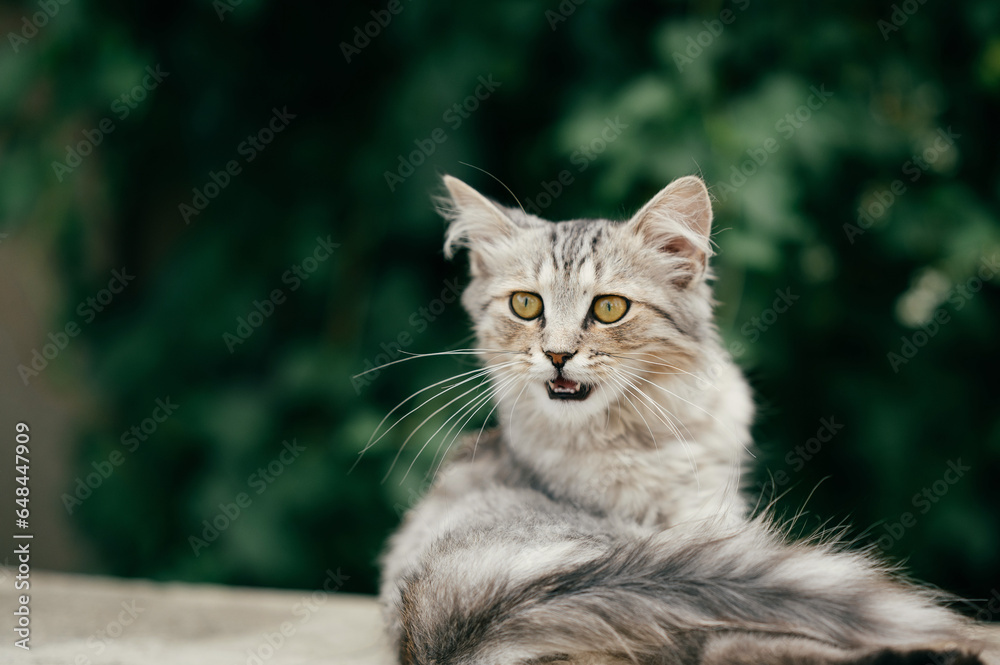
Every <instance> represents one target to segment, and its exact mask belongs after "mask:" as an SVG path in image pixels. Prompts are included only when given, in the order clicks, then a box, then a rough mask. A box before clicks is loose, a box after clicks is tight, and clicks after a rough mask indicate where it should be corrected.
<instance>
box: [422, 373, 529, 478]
mask: <svg viewBox="0 0 1000 665" xmlns="http://www.w3.org/2000/svg"><path fill="white" fill-rule="evenodd" d="M519 378H520V377H519V376H517V375H515V376H512V377H510V378H509V379H507V381H506V383H504V384H502V385H501V386H499V387H498V388H497V389H496V390H494V391H493V392H492V393H490V394H489V395H487V399H485V400H483V401H482V402H481V403H480V404H479V406H477V407H476V410H475V411H473V412H472V414H471V415H470V416H469V417H468V418H466V419H465V423H464V424H463V425H462V427H465V425H468V424H469V422H470V421H471V420H472V419H473V418H474V417H475V416H476V414H477V413H479V411H480V409H482V408H483V407H484V406H486V404H488V403H489V401H490V400H493V401H494V404H493V408H492V409H490V410H489V412H488V413H487V414H486V418H485V419H484V420H483V425H482V427H480V428H479V436H477V437H476V443H475V445H474V446H473V448H472V459H476V448H477V447H478V446H479V437H481V436H482V435H483V430H484V429H485V428H486V424H487V423H488V422H489V420H490V416H491V415H492V414H493V412H494V411H495V410H496V408H497V407H498V406H499V405H500V400H502V399H503V398H504V397H505V396H506V395H507V393H509V392H510V391H511V390H512V388H513V386H515V385H516V384H517V380H518V379H519ZM501 390H503V391H504V392H503V394H500V391H501ZM494 398H496V399H494ZM461 433H462V430H461V429H460V430H459V431H458V432H457V433H456V434H455V436H453V437H452V438H451V442H450V443H448V447H447V448H445V451H444V454H443V455H441V461H439V462H438V465H437V468H435V469H434V475H437V473H438V471H440V470H441V465H442V464H444V461H445V459H446V458H447V457H448V453H449V452H450V451H451V447H452V446H453V445H454V444H455V440H456V439H458V437H459V435H460V434H461ZM447 437H448V435H447V434H445V438H447Z"/></svg>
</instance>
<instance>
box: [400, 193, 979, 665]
mask: <svg viewBox="0 0 1000 665" xmlns="http://www.w3.org/2000/svg"><path fill="white" fill-rule="evenodd" d="M444 183H445V186H446V187H447V190H448V192H449V196H448V197H447V198H446V199H445V200H444V201H443V203H444V206H443V210H444V213H445V215H446V217H447V218H448V220H449V222H450V225H449V227H448V232H447V238H446V240H445V253H446V255H448V256H452V255H453V254H454V253H455V251H456V250H457V249H458V248H463V247H464V248H467V249H468V251H469V258H470V261H469V263H470V267H471V282H470V283H469V285H468V287H467V288H466V290H465V292H464V294H463V297H462V302H463V304H464V306H465V308H466V310H468V312H469V315H470V316H471V318H472V320H473V321H474V323H475V332H476V337H477V345H476V347H475V348H474V349H470V350H468V352H469V353H475V354H477V355H478V356H479V357H480V358H481V360H482V363H483V368H482V369H481V370H480V371H479V372H478V373H477V372H471V373H469V374H470V376H469V377H468V380H469V381H473V380H474V379H479V380H482V381H484V382H487V385H488V386H489V388H490V390H489V393H488V397H485V398H484V399H483V401H485V400H492V404H494V405H495V406H494V408H495V411H496V414H497V418H498V422H499V427H498V428H496V429H495V430H492V431H489V432H486V433H480V434H479V435H478V436H477V435H475V434H473V435H472V436H470V437H468V438H467V439H466V440H465V441H464V443H463V444H462V447H461V448H460V449H459V450H457V451H456V454H455V455H453V456H452V457H451V459H449V460H448V462H447V464H446V466H445V467H444V469H443V470H442V471H441V473H439V474H438V477H437V478H436V480H435V483H434V486H433V488H432V490H431V491H430V492H429V493H428V494H427V496H426V497H425V498H424V499H423V500H422V501H421V502H420V503H419V504H418V505H417V506H416V507H415V508H414V509H413V510H411V511H410V512H409V514H407V516H406V518H405V520H404V523H403V525H402V526H401V528H400V529H399V531H398V532H397V533H396V534H395V535H394V536H393V538H392V539H391V542H390V545H389V548H388V550H387V552H386V554H385V556H384V560H383V581H382V591H381V599H382V602H383V603H384V607H385V613H386V618H387V623H388V629H389V633H390V637H391V639H392V641H393V644H394V647H395V649H396V652H397V653H398V658H399V662H400V664H401V665H459V664H468V665H473V664H476V665H514V664H525V665H527V664H537V663H551V662H557V661H558V662H568V663H611V662H619V661H623V662H625V661H631V662H635V663H662V664H667V663H683V664H689V663H690V664H694V663H699V664H706V665H708V664H716V663H718V664H722V663H747V664H750V663H754V664H764V663H768V664H770V663H873V664H874V663H880V664H888V663H913V664H914V665H916V664H921V663H935V664H937V663H978V662H980V661H979V659H978V657H977V656H976V655H975V651H976V647H975V645H971V644H970V643H969V642H968V641H965V640H963V639H962V634H963V631H964V630H965V620H964V619H962V618H961V617H960V616H959V615H957V614H955V613H953V612H952V611H950V610H948V609H945V608H944V607H943V606H942V605H941V601H942V599H941V598H939V597H937V596H936V595H935V594H932V593H931V592H930V591H928V590H924V589H921V588H918V587H916V586H914V585H911V584H908V583H906V582H904V581H902V580H901V579H899V578H898V577H896V576H894V575H893V574H892V573H891V571H889V570H888V569H887V568H886V567H885V566H883V565H881V564H880V563H878V562H877V561H876V560H875V559H874V558H873V557H871V556H870V555H867V554H864V553H857V552H851V551H847V550H846V548H844V547H843V546H840V545H838V544H837V543H836V542H834V540H833V539H832V538H830V539H825V540H824V539H822V538H816V539H813V540H811V541H809V542H791V541H790V539H789V538H788V537H787V534H786V533H785V532H784V531H782V529H780V528H779V527H778V526H776V525H775V524H774V523H773V522H772V521H771V520H769V519H768V518H766V517H759V516H758V517H753V516H752V515H751V514H750V512H751V511H750V507H749V504H748V500H747V497H746V496H745V495H744V494H743V493H742V492H741V479H740V476H741V474H742V473H743V472H744V470H745V465H746V461H747V457H748V452H747V446H748V445H749V443H750V436H749V426H750V423H751V420H752V417H753V403H752V400H751V397H750V393H749V389H748V387H747V384H746V382H745V380H744V378H743V376H742V374H741V372H740V371H739V369H738V368H737V367H736V366H735V365H734V364H733V363H732V362H731V361H730V359H729V357H728V355H727V354H726V353H725V352H724V351H723V349H722V346H721V344H720V341H719V335H718V334H717V332H716V329H715V327H714V325H713V322H712V305H713V301H712V295H711V290H710V286H709V281H710V278H711V271H710V268H709V264H708V260H709V258H710V256H711V254H712V243H711V239H710V229H711V222H712V210H711V202H710V199H709V195H708V192H707V190H706V188H705V185H704V183H703V182H702V181H701V180H700V179H698V178H695V177H686V178H681V179H679V180H677V181H675V182H673V183H672V184H670V185H669V186H668V187H666V188H665V189H663V190H662V191H661V192H660V193H659V194H657V195H656V196H655V197H654V198H653V199H652V200H651V201H650V202H649V203H648V204H646V206H645V207H643V208H642V209H641V210H640V211H639V212H638V213H637V214H636V215H635V216H634V217H632V218H631V219H630V220H628V221H626V222H613V221H606V220H590V219H586V220H573V221H567V222H559V223H553V222H549V221H545V220H543V219H540V218H538V217H535V216H533V215H529V214H527V213H525V212H523V211H522V210H517V209H511V208H507V207H503V206H500V205H498V204H496V203H494V202H492V201H490V200H489V199H487V198H485V197H484V196H482V195H481V194H479V193H478V192H477V191H475V190H474V189H472V188H471V187H469V186H468V185H466V184H465V183H463V182H461V181H459V180H456V179H455V178H452V177H448V176H446V177H445V179H444ZM473 385H475V383H474V381H473Z"/></svg>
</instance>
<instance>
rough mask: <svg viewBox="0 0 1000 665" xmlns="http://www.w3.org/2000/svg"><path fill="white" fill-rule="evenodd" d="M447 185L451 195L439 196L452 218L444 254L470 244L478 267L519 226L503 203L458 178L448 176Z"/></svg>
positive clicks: (445, 180)
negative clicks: (505, 209) (502, 207)
mask: <svg viewBox="0 0 1000 665" xmlns="http://www.w3.org/2000/svg"><path fill="white" fill-rule="evenodd" d="M444 186H445V187H446V188H447V189H448V196H447V197H442V198H441V199H439V200H438V203H439V204H440V205H439V210H440V211H441V214H442V215H444V217H445V219H447V220H448V221H449V222H450V223H449V224H448V231H447V233H446V234H445V239H444V255H445V256H446V257H448V258H449V259H450V258H451V257H452V256H454V254H455V252H456V251H457V250H458V249H459V248H460V247H467V248H469V250H470V252H471V253H472V255H473V264H472V265H473V268H474V269H475V268H476V266H477V264H478V263H479V258H480V257H481V256H482V255H483V254H484V253H486V254H488V253H489V249H490V247H491V246H495V245H498V244H501V243H502V241H503V240H506V239H509V238H512V237H513V236H514V234H515V233H516V232H517V229H518V227H517V225H516V224H515V223H514V222H513V221H512V220H511V219H510V217H508V216H507V214H506V213H504V211H503V210H501V209H500V207H499V206H497V205H496V204H495V203H493V202H492V201H490V200H489V199H488V198H486V197H485V196H483V195H482V194H480V193H479V192H477V191H476V190H475V189H473V188H472V187H469V186H468V185H466V184H465V183H464V182H462V181H461V180H459V179H458V178H453V177H452V176H450V175H446V176H444Z"/></svg>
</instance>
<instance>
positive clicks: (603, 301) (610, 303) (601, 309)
mask: <svg viewBox="0 0 1000 665" xmlns="http://www.w3.org/2000/svg"><path fill="white" fill-rule="evenodd" d="M628 305H629V303H628V300H626V299H625V298H622V297H621V296H601V297H600V298H597V299H596V300H595V301H594V316H595V317H596V318H597V320H598V321H600V322H601V323H614V322H615V321H617V320H618V319H620V318H622V317H623V316H625V313H626V312H628Z"/></svg>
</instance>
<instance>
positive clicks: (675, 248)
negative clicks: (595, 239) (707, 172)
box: [628, 176, 712, 285]
mask: <svg viewBox="0 0 1000 665" xmlns="http://www.w3.org/2000/svg"><path fill="white" fill-rule="evenodd" d="M628 224H629V225H630V226H631V227H632V228H633V230H634V231H635V233H637V234H639V236H640V237H641V238H642V239H643V240H644V241H645V242H646V243H648V244H649V245H651V246H653V247H655V248H656V249H657V250H659V251H661V252H664V253H666V254H670V255H671V256H676V257H677V258H679V259H682V260H683V261H684V262H685V263H687V264H688V266H687V267H688V269H689V270H688V271H687V274H686V275H685V274H683V273H682V274H681V276H680V279H679V281H680V282H681V283H682V285H685V284H687V283H690V282H691V281H692V280H697V279H698V278H700V277H702V276H703V275H704V274H705V272H706V270H707V268H708V259H709V257H710V256H711V255H712V241H711V233H712V200H711V198H710V197H709V195H708V189H707V188H706V187H705V183H704V181H702V179H701V178H698V177H697V176H685V177H683V178H678V179H677V180H674V181H673V182H672V183H670V184H669V185H667V186H666V187H664V188H663V189H662V190H660V192H659V193H658V194H657V195H656V196H654V197H653V198H652V199H650V201H649V203H647V204H646V205H645V206H643V208H642V210H640V211H639V212H637V213H636V214H635V216H634V217H633V218H632V219H631V220H630V221H629V222H628Z"/></svg>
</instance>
